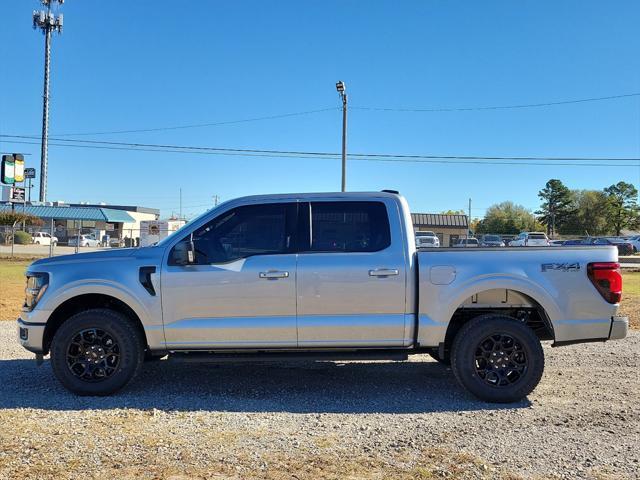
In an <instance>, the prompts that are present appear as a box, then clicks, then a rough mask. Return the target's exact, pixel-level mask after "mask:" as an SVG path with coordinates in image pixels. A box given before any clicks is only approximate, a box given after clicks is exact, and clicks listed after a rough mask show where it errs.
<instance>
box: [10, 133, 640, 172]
mask: <svg viewBox="0 0 640 480" xmlns="http://www.w3.org/2000/svg"><path fill="white" fill-rule="evenodd" d="M0 136H1V135H0ZM12 143H18V144H27V145H37V143H36V142H29V141H23V140H17V141H12ZM49 145H51V146H55V147H63V148H91V149H105V150H125V151H142V152H156V153H180V154H192V155H219V156H241V157H268V158H292V159H299V158H305V159H313V160H337V159H339V158H340V157H339V154H337V153H326V154H323V155H321V154H318V153H316V152H297V153H296V152H291V153H287V152H284V151H278V150H271V151H269V150H262V151H258V152H274V153H254V152H256V150H240V151H237V150H239V149H235V150H236V151H227V150H228V149H223V151H209V150H207V149H206V147H191V148H200V150H195V151H193V150H183V149H177V150H172V149H167V148H144V147H126V146H110V145H76V144H59V143H50V144H49ZM527 158H530V159H537V160H540V161H538V162H531V161H526V159H527ZM492 159H499V160H516V161H487V160H492ZM545 159H546V160H554V162H553V163H549V162H542V161H541V160H545ZM352 160H354V161H360V162H390V163H434V164H449V165H458V164H461V165H464V164H472V165H515V166H525V165H526V166H545V167H549V166H571V167H607V168H610V167H634V166H637V167H640V164H638V165H630V164H618V163H568V162H567V161H564V162H562V161H555V160H562V157H463V156H436V155H424V156H417V155H414V156H406V155H405V156H403V155H383V154H356V153H354V154H352ZM567 160H568V161H570V160H573V161H580V159H576V158H571V157H568V158H567ZM607 160H609V161H615V160H616V159H611V158H588V159H583V160H582V161H607ZM618 160H619V161H640V158H637V159H629V158H624V159H618Z"/></svg>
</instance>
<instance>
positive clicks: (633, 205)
mask: <svg viewBox="0 0 640 480" xmlns="http://www.w3.org/2000/svg"><path fill="white" fill-rule="evenodd" d="M538 197H539V198H540V200H541V204H540V208H539V210H537V211H535V212H533V213H532V212H530V211H529V210H527V209H526V208H525V207H523V206H522V205H516V204H514V203H513V202H502V203H498V204H495V205H492V206H491V207H490V208H489V209H488V210H487V212H486V214H485V216H484V218H483V219H481V220H475V221H474V222H472V226H471V230H472V231H474V232H476V233H497V234H517V233H520V232H524V231H546V232H547V234H548V235H550V236H552V237H553V236H555V235H558V234H560V235H580V236H598V235H620V234H621V233H622V231H623V230H635V229H640V206H639V205H638V190H637V188H636V187H635V186H634V185H633V184H631V183H626V182H618V183H616V184H614V185H610V186H609V187H606V188H604V189H602V190H571V189H569V188H568V187H567V186H566V185H565V184H564V183H562V181H561V180H558V179H555V178H553V179H551V180H549V181H548V182H547V183H546V184H545V186H544V188H543V189H542V190H540V191H539V192H538Z"/></svg>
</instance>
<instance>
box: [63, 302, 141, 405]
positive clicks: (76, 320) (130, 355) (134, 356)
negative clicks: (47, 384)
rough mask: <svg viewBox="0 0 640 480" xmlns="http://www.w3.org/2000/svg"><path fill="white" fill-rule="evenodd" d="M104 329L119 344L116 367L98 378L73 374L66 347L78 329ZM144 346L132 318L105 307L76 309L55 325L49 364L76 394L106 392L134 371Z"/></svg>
mask: <svg viewBox="0 0 640 480" xmlns="http://www.w3.org/2000/svg"><path fill="white" fill-rule="evenodd" d="M91 328H98V329H100V330H104V331H106V332H107V333H109V335H111V336H112V337H113V339H114V340H115V342H116V343H117V344H118V346H119V347H120V362H119V364H118V368H117V370H116V371H115V372H114V373H113V374H112V375H111V376H110V377H108V378H106V379H105V380H103V381H100V382H87V381H84V380H81V379H79V378H78V377H76V376H75V375H74V374H73V373H72V372H71V370H70V369H69V367H68V365H67V360H66V356H67V348H68V345H69V342H70V341H71V339H72V338H73V337H74V336H75V335H76V334H77V333H78V332H80V331H82V330H87V329H91ZM143 356H144V348H143V345H142V342H141V338H140V334H139V333H138V331H137V329H136V328H135V326H134V325H133V324H132V322H131V321H130V320H129V319H128V318H127V317H126V316H124V315H122V314H120V313H118V312H114V311H111V310H106V309H94V310H87V311H84V312H80V313H78V314H76V315H74V316H73V317H71V318H69V320H67V321H66V322H64V323H63V324H62V326H61V327H60V328H59V329H58V331H57V332H56V334H55V335H54V337H53V341H52V343H51V366H52V369H53V372H54V374H55V376H56V377H57V378H58V380H59V381H60V383H62V385H63V386H64V387H65V388H67V389H69V390H71V391H72V392H73V393H76V394H78V395H109V394H111V393H114V392H116V391H118V390H120V389H121V388H123V387H124V386H125V385H126V384H127V383H129V381H131V379H132V378H133V377H134V376H135V375H136V373H137V372H138V370H139V368H140V364H141V363H142V359H143Z"/></svg>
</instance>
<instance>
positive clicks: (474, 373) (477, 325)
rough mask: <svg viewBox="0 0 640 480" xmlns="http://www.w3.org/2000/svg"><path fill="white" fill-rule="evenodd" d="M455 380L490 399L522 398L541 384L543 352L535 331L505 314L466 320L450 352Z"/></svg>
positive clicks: (504, 400)
mask: <svg viewBox="0 0 640 480" xmlns="http://www.w3.org/2000/svg"><path fill="white" fill-rule="evenodd" d="M451 368H452V370H453V373H454V374H455V376H456V379H457V380H458V382H460V384H462V386H463V387H465V388H466V389H467V390H468V391H469V392H471V393H472V394H474V395H475V396H476V397H478V398H480V399H482V400H485V401H487V402H496V403H509V402H516V401H518V400H522V399H523V398H524V397H526V396H527V395H528V394H529V393H531V392H532V391H533V389H534V388H535V387H536V386H537V385H538V383H539V382H540V379H541V378H542V372H543V370H544V352H543V350H542V345H541V344H540V340H539V339H538V337H536V335H535V333H534V332H533V330H531V329H530V328H529V327H528V326H526V325H525V324H523V323H520V322H519V321H518V320H516V319H514V318H511V317H507V316H503V315H483V316H480V317H477V318H474V319H473V320H471V321H469V322H468V323H466V324H465V325H464V326H463V327H462V328H461V329H460V331H459V332H458V334H457V335H456V337H455V339H454V341H453V346H452V352H451Z"/></svg>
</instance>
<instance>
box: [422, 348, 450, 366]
mask: <svg viewBox="0 0 640 480" xmlns="http://www.w3.org/2000/svg"><path fill="white" fill-rule="evenodd" d="M427 353H428V354H429V356H430V357H431V358H433V359H434V360H435V361H436V362H438V363H441V364H443V365H446V366H449V365H451V355H448V354H447V353H445V356H444V358H440V355H438V350H437V349H435V348H434V349H433V350H429V351H428V352H427Z"/></svg>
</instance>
